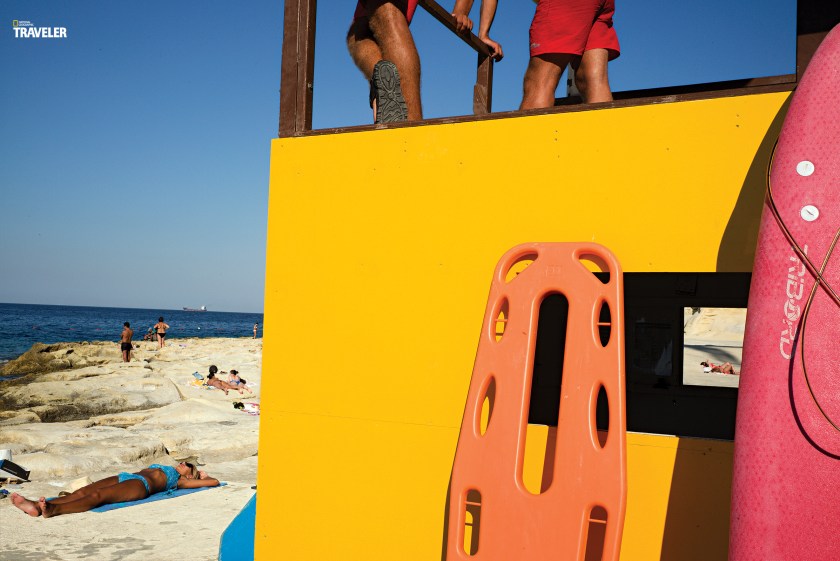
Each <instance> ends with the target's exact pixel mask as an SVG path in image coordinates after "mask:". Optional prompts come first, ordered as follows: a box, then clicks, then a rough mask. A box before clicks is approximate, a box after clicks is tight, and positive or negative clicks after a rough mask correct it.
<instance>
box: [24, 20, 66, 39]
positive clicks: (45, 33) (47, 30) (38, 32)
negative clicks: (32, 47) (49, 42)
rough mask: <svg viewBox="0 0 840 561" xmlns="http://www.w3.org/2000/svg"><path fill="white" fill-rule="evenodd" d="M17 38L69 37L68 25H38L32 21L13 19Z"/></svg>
mask: <svg viewBox="0 0 840 561" xmlns="http://www.w3.org/2000/svg"><path fill="white" fill-rule="evenodd" d="M12 29H13V30H14V32H15V39H67V28H66V27H36V26H35V25H34V24H33V23H32V22H31V21H28V20H24V19H13V20H12Z"/></svg>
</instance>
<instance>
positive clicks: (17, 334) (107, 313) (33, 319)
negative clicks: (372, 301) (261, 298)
mask: <svg viewBox="0 0 840 561" xmlns="http://www.w3.org/2000/svg"><path fill="white" fill-rule="evenodd" d="M160 316H163V317H164V319H165V320H166V323H168V324H169V327H170V329H169V331H167V333H166V335H167V337H253V335H254V324H255V323H258V324H259V330H258V331H257V337H262V326H263V315H262V314H245V313H236V312H184V311H181V310H154V309H148V310H146V309H140V308H94V307H89V306H39V305H35V304H0V326H2V329H0V363H2V362H7V361H9V360H11V359H13V358H15V357H17V356H19V355H21V354H22V353H24V352H26V351H27V350H28V349H29V347H31V346H32V345H34V344H35V343H48V344H49V343H58V342H71V341H119V340H120V332H121V331H122V325H123V322H126V321H127V322H129V323H130V324H131V328H132V329H133V330H134V338H135V339H138V340H142V339H143V334H144V333H146V330H147V329H149V328H150V327H152V326H153V325H154V324H155V323H157V320H158V318H159V317H160Z"/></svg>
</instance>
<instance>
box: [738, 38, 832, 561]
mask: <svg viewBox="0 0 840 561" xmlns="http://www.w3.org/2000/svg"><path fill="white" fill-rule="evenodd" d="M838 234H840V26H838V27H835V28H834V29H833V30H832V31H831V32H830V33H829V34H828V36H827V37H826V38H825V39H824V41H823V43H822V45H820V48H819V49H818V50H817V52H816V54H815V55H814V58H813V59H812V60H811V62H810V64H809V65H808V68H807V70H806V72H805V75H804V76H803V78H802V81H801V82H800V84H799V86H798V87H797V89H796V92H795V93H794V95H793V99H792V101H791V104H790V108H789V111H788V113H787V116H786V117H785V122H784V126H783V127H782V132H781V135H780V137H779V143H778V145H777V147H776V150H775V154H774V157H773V161H772V165H771V170H770V177H769V189H768V197H767V198H766V200H765V205H764V212H763V214H762V217H761V226H760V230H759V236H758V247H757V250H756V257H755V265H754V267H753V276H752V285H751V287H750V298H749V307H748V311H747V325H746V331H745V334H744V355H743V361H742V370H741V382H740V390H739V396H738V413H737V420H736V427H735V457H734V474H733V481H732V512H731V523H730V524H731V526H730V536H729V540H730V541H729V560H730V561H748V560H756V561H758V560H760V561H773V560H780V561H781V560H789V559H790V560H793V559H795V560H797V561H817V560H819V561H827V560H840V429H838V427H837V426H836V425H840V303H838V301H837V292H840V247H839V248H838V249H837V250H836V251H835V250H834V246H833V244H834V243H836V241H837V236H838ZM838 245H840V244H838ZM820 277H821V278H822V282H818V279H819V278H820Z"/></svg>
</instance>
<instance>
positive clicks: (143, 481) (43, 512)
mask: <svg viewBox="0 0 840 561" xmlns="http://www.w3.org/2000/svg"><path fill="white" fill-rule="evenodd" d="M218 484H219V480H218V479H214V478H212V477H210V476H208V475H207V474H206V473H205V472H203V471H199V470H198V469H197V468H196V467H195V466H194V465H193V464H190V463H187V462H181V463H180V464H178V465H177V466H175V467H172V466H164V465H161V464H152V465H150V466H149V467H147V468H145V469H141V470H140V471H138V472H137V473H127V472H122V473H120V474H119V475H114V476H112V477H106V478H105V479H101V480H99V481H97V482H95V483H91V484H90V485H86V486H85V487H82V488H81V489H79V490H77V491H74V492H72V493H70V494H69V495H66V496H64V497H58V498H55V499H50V500H49V501H48V500H46V499H45V498H44V497H41V498H40V499H38V500H37V501H30V500H29V499H25V498H24V497H22V496H21V495H18V494H17V493H12V495H11V499H12V504H14V505H15V506H16V507H18V508H19V509H20V510H22V511H23V512H25V513H26V514H28V515H29V516H43V517H44V518H49V517H51V516H58V515H59V514H71V513H74V512H87V511H88V510H91V509H93V508H96V507H98V506H102V505H107V504H112V503H122V502H126V501H139V500H140V499H145V498H146V497H148V496H149V495H154V494H155V493H166V492H168V491H172V490H174V489H194V488H196V487H215V486H216V485H218Z"/></svg>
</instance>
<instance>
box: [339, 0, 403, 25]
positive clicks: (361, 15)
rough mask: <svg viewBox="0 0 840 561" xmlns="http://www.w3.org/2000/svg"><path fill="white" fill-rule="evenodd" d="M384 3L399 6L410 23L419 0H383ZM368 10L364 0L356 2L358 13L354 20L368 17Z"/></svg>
mask: <svg viewBox="0 0 840 561" xmlns="http://www.w3.org/2000/svg"><path fill="white" fill-rule="evenodd" d="M382 3H383V4H386V3H387V4H393V5H394V6H396V7H397V8H399V9H400V11H401V12H402V13H404V14H405V19H406V20H407V21H408V23H411V18H413V17H414V10H416V9H417V0H408V1H407V2H406V1H405V0H402V1H400V0H397V1H395V2H382ZM367 15H368V14H367V10H365V7H364V6H363V5H362V0H359V2H358V4H356V13H355V14H353V21H356V20H357V19H359V18H364V17H367Z"/></svg>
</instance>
